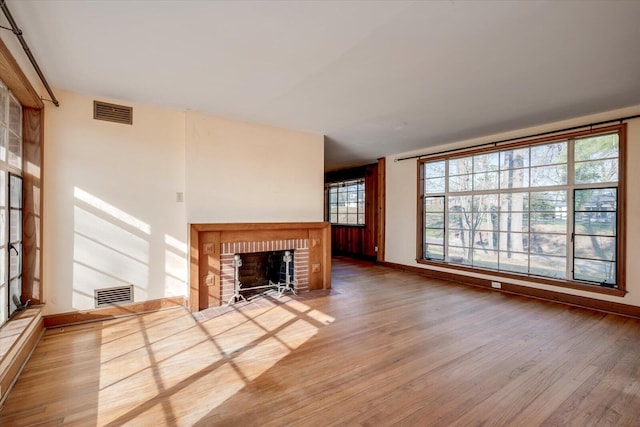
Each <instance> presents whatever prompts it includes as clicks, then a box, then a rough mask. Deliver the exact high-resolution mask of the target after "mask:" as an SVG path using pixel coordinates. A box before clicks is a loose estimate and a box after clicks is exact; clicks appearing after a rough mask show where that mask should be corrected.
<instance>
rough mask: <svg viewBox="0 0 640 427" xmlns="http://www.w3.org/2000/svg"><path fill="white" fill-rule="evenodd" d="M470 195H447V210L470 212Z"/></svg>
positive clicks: (471, 199)
mask: <svg viewBox="0 0 640 427" xmlns="http://www.w3.org/2000/svg"><path fill="white" fill-rule="evenodd" d="M472 201H473V198H472V196H453V197H449V212H471V206H472Z"/></svg>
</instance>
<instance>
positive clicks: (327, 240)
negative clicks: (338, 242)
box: [321, 223, 331, 289]
mask: <svg viewBox="0 0 640 427" xmlns="http://www.w3.org/2000/svg"><path fill="white" fill-rule="evenodd" d="M330 248H331V226H330V224H329V223H327V226H326V227H325V228H323V229H322V249H321V251H322V287H323V289H331V249H330Z"/></svg>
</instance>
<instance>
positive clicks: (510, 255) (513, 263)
mask: <svg viewBox="0 0 640 427" xmlns="http://www.w3.org/2000/svg"><path fill="white" fill-rule="evenodd" d="M498 262H499V264H498V268H499V269H500V270H503V271H513V272H516V273H528V272H529V255H527V254H522V253H517V252H499V253H498Z"/></svg>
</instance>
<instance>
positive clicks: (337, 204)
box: [327, 179, 365, 225]
mask: <svg viewBox="0 0 640 427" xmlns="http://www.w3.org/2000/svg"><path fill="white" fill-rule="evenodd" d="M327 189H328V191H327V193H328V208H329V209H328V216H329V222H331V223H332V224H337V225H364V197H365V195H364V179H355V180H350V181H340V182H333V183H331V184H328V185H327Z"/></svg>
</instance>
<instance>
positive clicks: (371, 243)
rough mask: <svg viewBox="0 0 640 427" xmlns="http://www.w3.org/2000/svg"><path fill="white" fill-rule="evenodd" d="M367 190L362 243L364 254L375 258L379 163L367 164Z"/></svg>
mask: <svg viewBox="0 0 640 427" xmlns="http://www.w3.org/2000/svg"><path fill="white" fill-rule="evenodd" d="M364 191H365V208H364V211H365V229H364V236H363V242H362V243H363V244H362V254H363V255H365V256H367V257H371V258H375V256H376V236H377V234H378V233H377V228H378V223H377V216H378V212H377V209H376V206H377V204H378V165H377V164H373V165H369V166H367V168H366V170H365V176H364Z"/></svg>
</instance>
